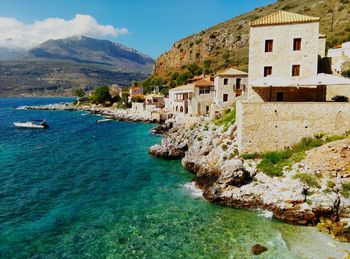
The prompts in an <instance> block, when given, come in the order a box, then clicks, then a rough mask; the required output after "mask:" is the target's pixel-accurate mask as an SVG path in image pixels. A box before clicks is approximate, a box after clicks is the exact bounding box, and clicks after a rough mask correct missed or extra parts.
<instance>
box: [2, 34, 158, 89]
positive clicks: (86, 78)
mask: <svg viewBox="0 0 350 259" xmlns="http://www.w3.org/2000/svg"><path fill="white" fill-rule="evenodd" d="M1 60H7V61H1ZM153 64H154V60H153V59H152V58H150V57H148V56H146V55H144V54H142V53H140V52H138V51H136V50H134V49H131V48H128V47H126V46H124V45H121V44H119V43H113V42H110V41H108V40H98V39H93V38H89V37H84V36H82V37H70V38H67V39H61V40H49V41H46V42H44V43H42V44H40V45H39V46H37V47H35V48H32V49H30V50H28V51H26V52H23V51H21V50H17V52H16V50H14V51H13V52H10V51H9V50H8V49H4V48H2V49H0V96H18V95H36V96H42V95H45V96H46V95H71V90H72V89H74V88H77V87H79V88H84V89H85V90H93V89H94V88H96V87H97V86H99V85H109V84H119V85H121V86H128V85H130V82H131V81H133V80H138V81H141V80H144V79H145V78H147V77H148V76H149V75H150V73H151V71H152V66H153Z"/></svg>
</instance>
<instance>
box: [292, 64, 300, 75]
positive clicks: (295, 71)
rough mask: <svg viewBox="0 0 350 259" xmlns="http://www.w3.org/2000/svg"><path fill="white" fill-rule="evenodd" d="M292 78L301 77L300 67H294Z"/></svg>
mask: <svg viewBox="0 0 350 259" xmlns="http://www.w3.org/2000/svg"><path fill="white" fill-rule="evenodd" d="M292 76H300V65H293V66H292Z"/></svg>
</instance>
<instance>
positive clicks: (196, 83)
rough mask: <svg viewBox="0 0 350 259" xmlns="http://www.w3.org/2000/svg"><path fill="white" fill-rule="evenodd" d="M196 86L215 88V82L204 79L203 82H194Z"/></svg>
mask: <svg viewBox="0 0 350 259" xmlns="http://www.w3.org/2000/svg"><path fill="white" fill-rule="evenodd" d="M194 85H195V86H196V87H200V86H214V82H213V81H210V80H208V79H205V78H203V79H201V80H198V81H196V82H194Z"/></svg>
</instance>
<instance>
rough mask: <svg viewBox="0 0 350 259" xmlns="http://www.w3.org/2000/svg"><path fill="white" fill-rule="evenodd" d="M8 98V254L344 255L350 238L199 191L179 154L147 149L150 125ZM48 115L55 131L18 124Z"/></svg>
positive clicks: (0, 238)
mask: <svg viewBox="0 0 350 259" xmlns="http://www.w3.org/2000/svg"><path fill="white" fill-rule="evenodd" d="M59 101H62V99H52V98H51V99H47V98H31V99H20V98H17V99H16V98H15V99H0V258H28V257H41V258H63V257H65V258H88V257H90V258H105V257H109V258H250V257H252V255H251V253H250V248H251V246H252V245H254V244H255V243H261V244H263V245H265V246H267V247H268V249H269V250H268V251H267V252H266V253H264V254H262V255H261V256H260V258H327V257H328V256H335V257H338V258H342V257H343V256H342V255H343V254H344V250H345V249H346V248H348V244H345V243H339V242H335V241H333V240H332V239H331V238H330V237H328V236H327V235H323V234H320V233H318V232H316V231H315V230H314V229H313V228H306V227H300V226H293V225H289V224H285V223H282V222H280V221H277V220H274V219H270V218H269V217H268V216H269V214H268V213H264V212H254V211H245V210H235V209H231V208H227V207H222V206H217V205H214V204H210V203H208V202H207V201H205V200H203V199H201V198H199V195H198V191H196V190H193V189H191V185H190V184H189V182H190V180H191V179H192V175H191V174H190V173H188V172H186V171H185V170H184V169H183V168H182V167H181V165H180V162H179V161H164V160H161V159H157V158H153V157H151V156H149V155H148V153H147V149H148V147H149V146H150V145H152V144H154V143H157V142H159V141H160V139H159V138H158V137H156V136H152V135H150V134H149V130H150V128H151V127H152V125H150V124H142V123H126V122H112V123H106V124H96V123H95V120H96V118H97V117H96V116H92V115H88V116H81V113H79V112H73V113H70V112H65V111H54V112H53V111H25V110H15V109H13V108H12V107H14V106H19V105H24V104H45V103H54V102H59ZM27 119H47V120H48V123H49V125H50V128H49V129H47V130H19V129H15V128H13V127H12V125H11V124H12V122H14V121H26V120H27Z"/></svg>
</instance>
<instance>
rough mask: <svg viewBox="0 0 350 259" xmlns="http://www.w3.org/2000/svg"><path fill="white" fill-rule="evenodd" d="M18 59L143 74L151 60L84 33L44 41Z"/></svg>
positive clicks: (150, 69) (147, 70)
mask: <svg viewBox="0 0 350 259" xmlns="http://www.w3.org/2000/svg"><path fill="white" fill-rule="evenodd" d="M20 59H23V60H56V61H60V60H64V61H74V62H78V63H89V64H101V65H113V66H117V67H118V68H119V69H121V70H124V71H132V72H143V73H151V72H152V66H153V63H154V60H153V59H152V58H151V57H148V56H146V55H144V54H142V53H140V52H138V51H136V50H134V49H131V48H128V47H126V46H124V45H122V44H119V43H114V42H111V41H108V40H98V39H93V38H89V37H85V36H81V37H70V38H67V39H61V40H49V41H46V42H44V43H42V44H40V45H39V46H38V47H36V48H33V49H31V50H29V51H27V52H26V53H25V54H24V55H23V56H22V57H21V58H20Z"/></svg>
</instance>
